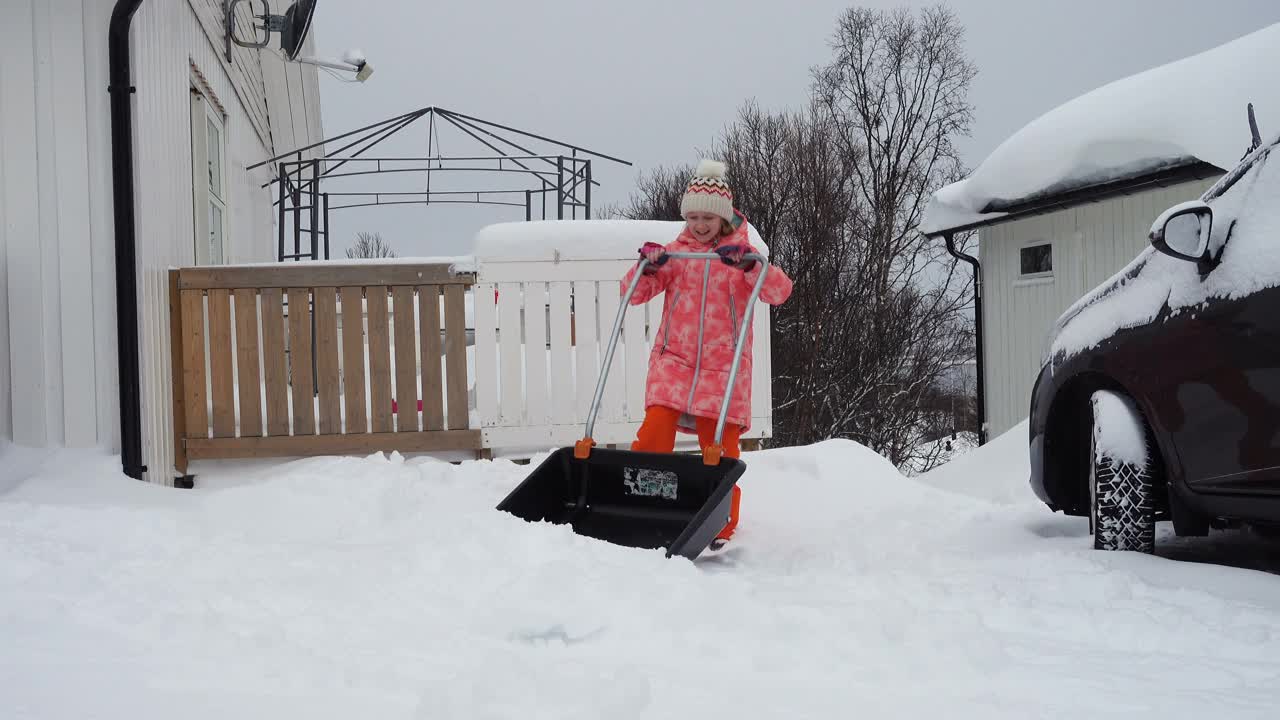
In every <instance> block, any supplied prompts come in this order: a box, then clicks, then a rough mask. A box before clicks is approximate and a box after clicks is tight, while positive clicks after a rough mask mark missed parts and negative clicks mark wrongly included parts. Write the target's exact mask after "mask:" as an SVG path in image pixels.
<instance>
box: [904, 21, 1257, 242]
mask: <svg viewBox="0 0 1280 720" xmlns="http://www.w3.org/2000/svg"><path fill="white" fill-rule="evenodd" d="M1277 66H1280V23H1277V24H1275V25H1271V26H1268V27H1266V28H1264V29H1262V30H1258V31H1257V32H1254V33H1251V34H1249V35H1245V36H1244V37H1241V38H1238V39H1236V40H1233V41H1231V42H1229V43H1226V44H1224V45H1220V46H1218V47H1216V48H1213V49H1211V50H1207V51H1205V52H1202V53H1200V54H1198V55H1192V56H1190V57H1187V58H1184V59H1182V60H1178V61H1175V62H1171V63H1168V64H1167V65H1162V66H1159V67H1156V68H1153V69H1151V70H1147V71H1145V72H1141V73H1138V74H1136V75H1131V76H1129V77H1127V78H1124V79H1121V80H1117V81H1115V82H1112V83H1110V84H1108V85H1104V86H1102V87H1100V88H1098V89H1096V90H1093V91H1092V92H1089V93H1086V94H1084V95H1081V96H1080V97H1078V98H1076V99H1074V100H1071V101H1070V102H1067V103H1066V104H1064V105H1060V106H1058V107H1057V108H1054V109H1053V110H1050V111H1049V112H1047V113H1045V114H1044V115H1042V116H1040V117H1039V118H1037V119H1035V120H1033V121H1032V122H1030V123H1028V124H1027V125H1026V126H1025V127H1023V128H1022V129H1021V130H1019V131H1018V132H1016V133H1014V134H1013V135H1012V136H1011V137H1010V138H1008V139H1007V140H1005V141H1004V142H1003V143H1002V144H1001V145H1000V146H999V147H997V148H996V149H995V151H994V152H992V153H991V155H989V156H988V157H987V158H986V159H985V160H984V161H983V162H982V164H981V165H979V166H978V168H977V169H976V170H974V172H973V173H972V174H971V175H970V176H969V177H967V178H965V179H964V180H961V181H959V182H957V183H953V184H951V185H948V186H947V187H944V188H942V189H941V190H939V191H938V192H937V193H935V194H934V196H933V198H931V200H930V203H929V206H928V207H927V208H926V210H925V216H924V221H923V222H922V223H921V226H920V229H921V231H922V232H924V233H927V234H933V233H937V232H940V231H942V230H948V229H951V228H956V227H960V226H962V225H968V224H970V223H975V222H981V221H984V220H991V219H997V218H999V217H1000V214H999V213H991V212H990V210H991V209H992V208H991V207H990V205H991V204H992V203H993V202H994V203H996V204H997V205H999V204H1001V203H1011V202H1015V201H1019V200H1025V199H1028V198H1033V197H1035V196H1039V195H1048V194H1056V193H1060V192H1065V191H1068V190H1073V189H1078V188H1081V187H1085V186H1087V185H1093V184H1096V183H1099V182H1106V181H1110V180H1118V179H1122V178H1126V177H1133V176H1137V175H1142V174H1146V173H1148V172H1151V171H1153V170H1156V169H1160V168H1163V167H1169V166H1174V165H1177V164H1180V163H1183V162H1193V161H1196V160H1199V161H1204V162H1207V163H1209V164H1211V165H1215V166H1217V167H1219V168H1222V169H1223V170H1227V169H1230V168H1232V167H1234V166H1235V165H1236V163H1237V162H1239V160H1240V158H1241V156H1242V155H1243V154H1244V151H1245V150H1246V149H1247V148H1248V146H1249V130H1248V124H1247V115H1246V108H1247V106H1248V103H1253V105H1254V110H1255V112H1256V114H1257V117H1258V121H1259V124H1260V125H1262V126H1263V127H1264V129H1266V128H1268V127H1269V126H1272V125H1274V124H1276V123H1280V85H1277V84H1276V82H1275V77H1274V75H1275V68H1276V67H1277Z"/></svg>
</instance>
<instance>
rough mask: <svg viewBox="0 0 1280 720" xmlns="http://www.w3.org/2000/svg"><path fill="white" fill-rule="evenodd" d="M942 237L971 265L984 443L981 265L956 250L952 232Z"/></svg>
mask: <svg viewBox="0 0 1280 720" xmlns="http://www.w3.org/2000/svg"><path fill="white" fill-rule="evenodd" d="M943 237H945V238H946V240H947V252H949V253H951V255H952V256H953V257H955V258H958V259H960V260H964V261H965V262H967V263H969V264H970V265H972V266H973V319H974V327H973V330H974V333H975V335H976V336H977V337H976V339H975V343H974V344H975V346H976V350H977V367H976V368H975V370H976V372H977V375H978V444H979V445H986V444H987V402H986V390H985V386H984V383H983V382H982V375H983V372H982V265H981V264H980V263H979V262H978V259H977V258H975V257H973V256H972V255H966V254H965V253H962V252H960V251H959V250H956V243H955V236H954V235H953V234H952V233H946V234H945V235H944V236H943Z"/></svg>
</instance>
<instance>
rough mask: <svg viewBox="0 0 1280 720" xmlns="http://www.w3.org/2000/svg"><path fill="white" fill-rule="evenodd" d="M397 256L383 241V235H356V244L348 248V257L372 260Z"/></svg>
mask: <svg viewBox="0 0 1280 720" xmlns="http://www.w3.org/2000/svg"><path fill="white" fill-rule="evenodd" d="M395 256H396V253H395V251H394V250H392V249H391V246H390V245H388V244H387V242H386V241H385V240H383V239H382V233H368V232H359V233H356V242H355V244H354V245H352V246H351V247H350V248H347V257H349V258H360V259H371V258H393V257H395Z"/></svg>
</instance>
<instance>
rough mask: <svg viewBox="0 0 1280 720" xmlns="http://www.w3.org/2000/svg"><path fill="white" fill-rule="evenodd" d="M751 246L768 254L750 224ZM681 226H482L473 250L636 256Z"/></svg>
mask: <svg viewBox="0 0 1280 720" xmlns="http://www.w3.org/2000/svg"><path fill="white" fill-rule="evenodd" d="M747 228H748V237H749V238H750V240H751V244H752V245H753V246H755V248H756V249H758V250H760V252H761V254H763V255H765V256H768V254H769V248H768V246H767V245H766V244H765V243H764V240H763V239H761V237H760V233H758V232H756V229H755V227H754V226H751V225H748V226H747ZM683 229H684V222H683V221H674V222H669V221H660V220H535V221H527V222H509V223H498V224H495V225H488V226H486V227H484V228H481V229H480V231H479V232H478V233H476V237H475V241H474V247H473V250H472V252H473V254H474V255H475V257H476V258H478V259H479V260H480V261H481V262H485V261H538V260H543V261H545V260H550V261H557V262H558V261H560V260H623V259H631V258H635V257H637V255H636V253H637V251H638V250H639V249H640V246H641V245H644V244H645V243H646V242H654V243H658V244H659V245H666V244H667V243H669V242H671V241H672V240H675V239H676V237H677V236H678V235H679V234H680V232H681V231H682V230H683Z"/></svg>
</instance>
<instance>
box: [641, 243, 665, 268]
mask: <svg viewBox="0 0 1280 720" xmlns="http://www.w3.org/2000/svg"><path fill="white" fill-rule="evenodd" d="M640 257H642V258H644V259H645V260H648V261H649V264H647V265H645V266H644V274H645V275H653V274H654V273H656V272H658V266H660V265H663V264H665V263H666V262H667V260H668V258H667V249H666V248H664V247H663V246H661V245H659V244H658V243H655V242H647V243H645V244H644V246H642V247H641V248H640Z"/></svg>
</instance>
